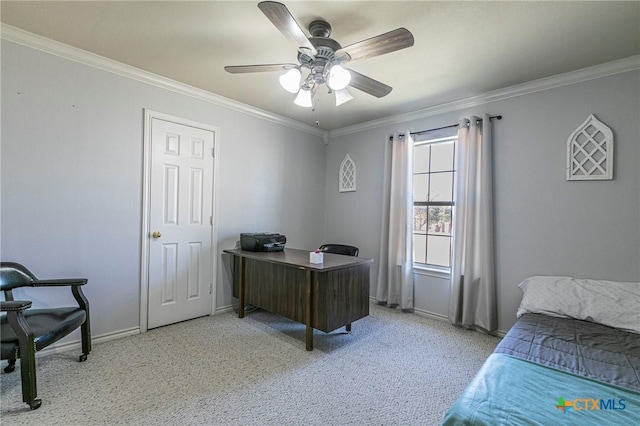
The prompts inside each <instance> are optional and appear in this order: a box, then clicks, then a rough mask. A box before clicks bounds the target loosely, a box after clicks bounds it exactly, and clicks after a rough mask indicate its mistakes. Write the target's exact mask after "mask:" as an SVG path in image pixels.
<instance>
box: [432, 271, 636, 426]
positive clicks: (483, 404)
mask: <svg viewBox="0 0 640 426" xmlns="http://www.w3.org/2000/svg"><path fill="white" fill-rule="evenodd" d="M520 288H521V289H522V290H523V291H524V295H523V299H522V303H521V304H520V307H519V309H518V320H517V322H516V324H515V325H514V326H513V327H512V328H511V329H510V330H509V332H508V333H507V334H506V335H505V337H504V338H503V339H502V341H501V342H500V343H499V344H498V346H497V347H496V349H495V351H494V352H493V354H491V356H490V357H489V358H488V359H487V361H486V362H485V363H484V364H483V366H482V367H481V369H480V370H479V371H478V373H477V375H476V376H475V377H474V379H473V380H472V381H471V383H469V385H468V386H467V388H466V389H465V390H464V391H463V392H462V394H461V395H460V396H459V398H458V400H457V401H456V402H455V403H454V404H453V405H452V406H451V407H450V408H449V410H448V411H447V413H446V415H445V417H444V419H443V421H442V425H445V426H449V425H528V424H532V425H552V424H553V425H562V424H567V425H603V424H607V425H640V283H620V282H613V281H597V280H581V279H576V278H571V277H530V278H528V279H526V280H525V281H523V282H522V283H521V284H520Z"/></svg>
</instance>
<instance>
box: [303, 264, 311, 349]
mask: <svg viewBox="0 0 640 426" xmlns="http://www.w3.org/2000/svg"><path fill="white" fill-rule="evenodd" d="M304 281H305V283H304V286H305V288H304V293H305V308H306V309H305V314H304V320H305V321H304V322H305V324H306V326H307V334H306V343H307V350H308V351H312V350H313V327H311V318H312V316H311V271H310V270H309V269H307V270H306V271H305V280H304Z"/></svg>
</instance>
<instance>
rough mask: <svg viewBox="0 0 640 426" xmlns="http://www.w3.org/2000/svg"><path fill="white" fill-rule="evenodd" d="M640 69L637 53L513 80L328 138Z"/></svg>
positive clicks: (337, 131) (345, 129) (343, 130)
mask: <svg viewBox="0 0 640 426" xmlns="http://www.w3.org/2000/svg"><path fill="white" fill-rule="evenodd" d="M637 69H640V55H636V56H630V57H628V58H624V59H619V60H616V61H611V62H606V63H604V64H599V65H594V66H591V67H587V68H582V69H579V70H576V71H570V72H566V73H563V74H557V75H554V76H551V77H545V78H541V79H539V80H534V81H530V82H527V83H522V84H517V85H515V86H510V87H506V88H504V89H498V90H494V91H491V92H487V93H485V94H483V95H478V96H472V97H469V98H465V99H460V100H457V101H453V102H447V103H444V104H440V105H434V106H432V107H428V108H423V109H419V110H416V111H412V112H408V113H404V114H398V115H392V116H389V117H385V118H381V119H378V120H372V121H367V122H364V123H360V124H355V125H353V126H347V127H342V128H340V129H335V130H331V131H329V139H331V138H335V137H339V136H344V135H348V134H352V133H357V132H361V131H364V130H369V129H374V128H377V127H382V126H387V125H393V124H399V123H405V122H407V121H412V120H417V119H421V118H426V117H431V116H434V115H439V114H443V113H445V112H450V111H457V110H461V109H465V108H470V107H474V106H478V105H484V104H487V103H490V102H496V101H501V100H505V99H510V98H515V97H518V96H523V95H527V94H530V93H535V92H541V91H543V90H549V89H553V88H557V87H561V86H568V85H570V84H575V83H581V82H584V81H588V80H593V79H596V78H601V77H607V76H610V75H614V74H620V73H624V72H628V71H634V70H637Z"/></svg>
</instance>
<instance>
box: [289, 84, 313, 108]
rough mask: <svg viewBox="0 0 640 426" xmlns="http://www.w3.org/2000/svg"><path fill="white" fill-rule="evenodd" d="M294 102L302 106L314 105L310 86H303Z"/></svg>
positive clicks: (309, 106)
mask: <svg viewBox="0 0 640 426" xmlns="http://www.w3.org/2000/svg"><path fill="white" fill-rule="evenodd" d="M293 103H294V104H296V105H298V106H301V107H305V108H311V107H312V106H313V101H312V99H311V89H310V88H309V87H308V86H302V88H301V89H300V91H299V92H298V96H296V99H295V100H294V101H293Z"/></svg>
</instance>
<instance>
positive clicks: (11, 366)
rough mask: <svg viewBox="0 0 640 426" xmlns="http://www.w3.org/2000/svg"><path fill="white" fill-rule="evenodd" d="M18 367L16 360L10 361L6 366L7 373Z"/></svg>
mask: <svg viewBox="0 0 640 426" xmlns="http://www.w3.org/2000/svg"><path fill="white" fill-rule="evenodd" d="M15 369H16V362H15V361H13V360H12V361H9V365H7V366H6V367H5V368H4V372H5V373H11V372H12V371H14V370H15Z"/></svg>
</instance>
